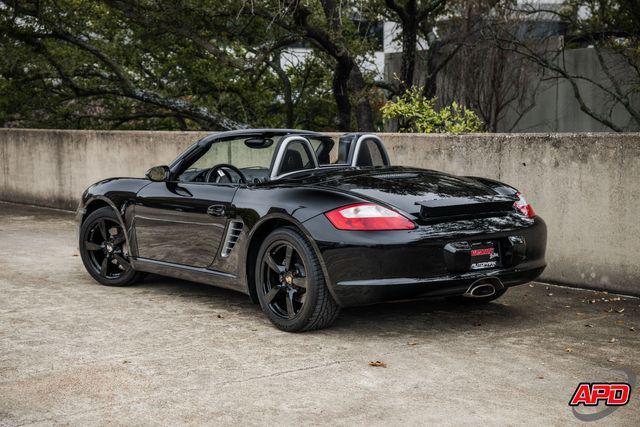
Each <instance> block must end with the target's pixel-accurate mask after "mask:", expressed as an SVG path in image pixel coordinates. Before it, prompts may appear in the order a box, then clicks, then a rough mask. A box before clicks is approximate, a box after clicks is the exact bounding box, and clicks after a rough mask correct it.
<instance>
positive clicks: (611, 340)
mask: <svg viewBox="0 0 640 427" xmlns="http://www.w3.org/2000/svg"><path fill="white" fill-rule="evenodd" d="M616 341H618V340H617V339H615V338H611V339H610V340H609V342H612V343H613V342H616Z"/></svg>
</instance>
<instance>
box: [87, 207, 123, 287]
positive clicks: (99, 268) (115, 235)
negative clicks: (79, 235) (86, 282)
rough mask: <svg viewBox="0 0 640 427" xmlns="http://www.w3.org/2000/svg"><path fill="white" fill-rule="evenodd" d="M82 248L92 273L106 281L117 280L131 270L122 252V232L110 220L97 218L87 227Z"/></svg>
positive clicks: (117, 225)
mask: <svg viewBox="0 0 640 427" xmlns="http://www.w3.org/2000/svg"><path fill="white" fill-rule="evenodd" d="M87 239H88V240H86V241H85V243H84V247H85V249H86V250H87V251H89V259H90V260H91V266H92V267H93V269H94V271H96V272H98V274H100V276H102V277H104V278H107V279H117V278H118V277H120V275H121V274H122V273H123V272H126V271H127V270H129V269H130V268H131V265H130V264H129V261H127V259H126V258H127V257H128V255H127V254H126V253H125V252H124V248H123V245H124V243H125V238H124V231H123V230H122V228H121V227H120V225H119V224H118V223H117V221H114V220H112V219H110V218H99V219H98V220H96V221H94V222H93V224H91V225H90V226H89V235H88V236H87Z"/></svg>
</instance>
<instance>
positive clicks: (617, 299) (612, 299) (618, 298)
mask: <svg viewBox="0 0 640 427" xmlns="http://www.w3.org/2000/svg"><path fill="white" fill-rule="evenodd" d="M609 301H620V297H614V298H609Z"/></svg>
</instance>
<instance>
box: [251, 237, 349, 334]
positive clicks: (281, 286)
mask: <svg viewBox="0 0 640 427" xmlns="http://www.w3.org/2000/svg"><path fill="white" fill-rule="evenodd" d="M289 248H291V255H289ZM269 258H270V259H269ZM287 258H288V260H289V261H288V262H287ZM255 278H256V283H255V286H256V291H257V294H258V300H259V301H260V306H261V307H262V311H264V313H265V314H266V315H267V317H268V318H269V320H271V322H272V323H273V324H274V325H275V326H277V327H278V328H279V329H281V330H283V331H287V332H299V331H310V330H315V329H323V328H326V327H328V326H330V325H331V324H332V323H333V322H334V321H335V319H336V318H337V317H338V314H339V313H340V306H339V305H338V304H337V303H336V302H335V300H334V299H333V297H332V296H331V293H330V292H329V289H328V288H327V284H326V280H325V277H324V274H323V273H322V268H321V266H320V261H319V260H318V256H317V255H316V252H315V250H314V249H313V247H312V246H311V244H310V243H309V242H308V241H307V239H306V238H305V237H304V236H302V235H301V234H300V232H299V231H298V230H296V229H295V228H292V227H282V228H278V229H276V230H274V231H273V232H272V233H271V234H269V235H268V236H267V238H266V239H265V240H264V242H262V245H261V247H260V250H259V251H258V256H257V261H256V265H255Z"/></svg>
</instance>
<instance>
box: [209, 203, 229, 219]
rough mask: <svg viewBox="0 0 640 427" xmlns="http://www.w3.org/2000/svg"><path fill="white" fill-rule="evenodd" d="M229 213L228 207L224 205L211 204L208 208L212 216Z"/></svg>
mask: <svg viewBox="0 0 640 427" xmlns="http://www.w3.org/2000/svg"><path fill="white" fill-rule="evenodd" d="M226 213H227V209H226V208H225V207H224V205H211V206H209V207H208V208H207V215H211V216H224V215H226Z"/></svg>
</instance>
